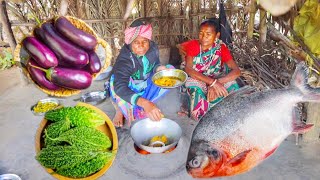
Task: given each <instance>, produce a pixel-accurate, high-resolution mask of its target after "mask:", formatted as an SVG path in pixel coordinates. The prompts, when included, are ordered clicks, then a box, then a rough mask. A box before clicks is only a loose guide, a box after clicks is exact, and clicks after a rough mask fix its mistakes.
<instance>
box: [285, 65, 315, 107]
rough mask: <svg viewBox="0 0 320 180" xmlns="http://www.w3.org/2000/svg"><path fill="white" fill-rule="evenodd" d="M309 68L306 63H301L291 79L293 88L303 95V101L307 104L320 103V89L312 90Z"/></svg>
mask: <svg viewBox="0 0 320 180" xmlns="http://www.w3.org/2000/svg"><path fill="white" fill-rule="evenodd" d="M308 73H309V70H308V67H307V66H306V65H305V63H304V62H300V63H299V64H298V65H297V67H296V70H295V72H294V74H293V76H292V79H291V86H292V87H293V88H297V89H299V91H300V92H301V93H302V94H303V95H302V101H305V102H319V101H320V88H312V87H310V85H309V84H308Z"/></svg>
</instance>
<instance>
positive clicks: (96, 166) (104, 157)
mask: <svg viewBox="0 0 320 180" xmlns="http://www.w3.org/2000/svg"><path fill="white" fill-rule="evenodd" d="M112 157H113V154H112V153H103V154H98V155H97V156H96V157H95V158H93V159H91V160H89V161H87V162H84V163H81V164H79V165H77V166H75V167H73V168H69V169H62V170H57V173H58V174H61V175H63V176H67V177H72V178H83V177H87V176H89V175H91V174H93V173H95V172H97V171H98V170H100V169H102V168H103V166H104V165H105V164H106V163H107V162H108V161H109V160H111V159H112Z"/></svg>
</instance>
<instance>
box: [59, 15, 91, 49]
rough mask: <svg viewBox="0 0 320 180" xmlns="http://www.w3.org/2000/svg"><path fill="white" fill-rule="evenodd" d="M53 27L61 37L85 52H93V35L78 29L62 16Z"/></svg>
mask: <svg viewBox="0 0 320 180" xmlns="http://www.w3.org/2000/svg"><path fill="white" fill-rule="evenodd" d="M54 26H55V28H56V29H57V30H58V32H60V33H61V34H62V35H63V36H65V37H66V38H68V39H69V40H70V41H71V42H73V43H74V44H76V45H78V46H80V47H82V48H84V49H86V50H93V49H94V47H96V45H97V39H96V38H95V37H94V36H93V35H91V34H88V33H86V32H84V31H82V30H81V29H78V28H77V27H75V26H74V25H73V24H71V23H70V22H69V20H68V19H67V18H65V17H63V16H61V17H59V18H58V19H57V20H56V21H55V23H54Z"/></svg>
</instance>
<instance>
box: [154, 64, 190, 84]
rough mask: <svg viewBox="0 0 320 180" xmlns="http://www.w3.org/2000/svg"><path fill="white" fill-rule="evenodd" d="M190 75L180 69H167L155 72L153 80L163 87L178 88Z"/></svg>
mask: <svg viewBox="0 0 320 180" xmlns="http://www.w3.org/2000/svg"><path fill="white" fill-rule="evenodd" d="M187 78H188V75H187V73H185V72H184V71H182V70H180V69H166V70H162V71H159V72H157V73H155V74H154V75H153V76H152V82H153V83H154V84H155V85H156V86H158V87H161V88H176V87H180V86H182V85H183V84H184V83H185V82H186V81H187Z"/></svg>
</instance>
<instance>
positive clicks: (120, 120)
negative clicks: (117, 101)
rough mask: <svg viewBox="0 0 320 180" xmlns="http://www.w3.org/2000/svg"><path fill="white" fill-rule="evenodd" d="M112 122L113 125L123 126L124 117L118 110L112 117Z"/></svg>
mask: <svg viewBox="0 0 320 180" xmlns="http://www.w3.org/2000/svg"><path fill="white" fill-rule="evenodd" d="M112 122H113V125H114V126H115V127H122V126H123V122H124V118H123V114H122V112H121V111H120V110H117V111H116V115H115V116H114V117H113V120H112Z"/></svg>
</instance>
